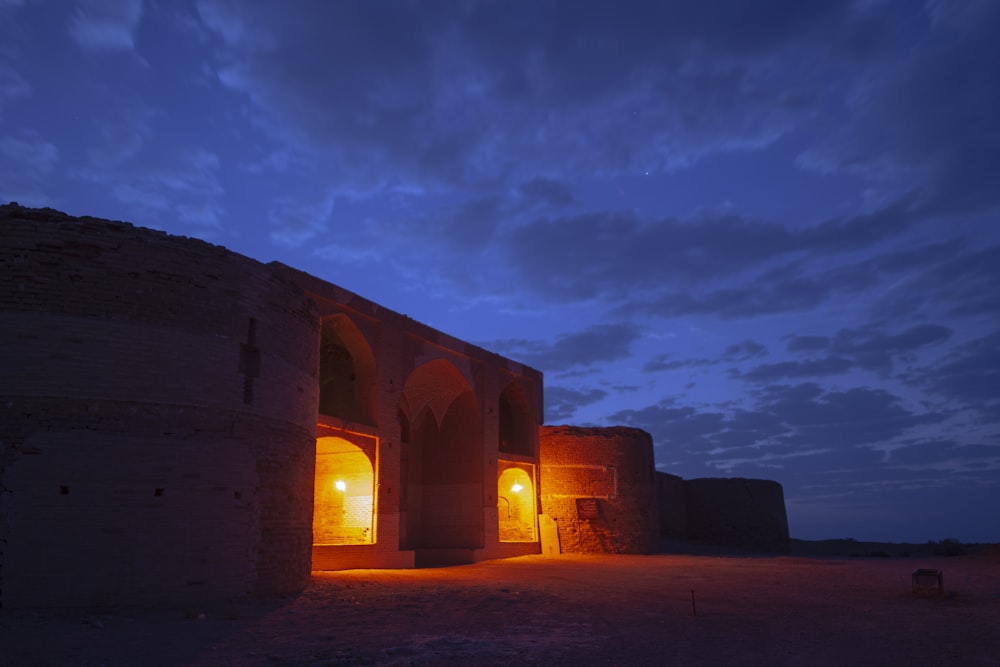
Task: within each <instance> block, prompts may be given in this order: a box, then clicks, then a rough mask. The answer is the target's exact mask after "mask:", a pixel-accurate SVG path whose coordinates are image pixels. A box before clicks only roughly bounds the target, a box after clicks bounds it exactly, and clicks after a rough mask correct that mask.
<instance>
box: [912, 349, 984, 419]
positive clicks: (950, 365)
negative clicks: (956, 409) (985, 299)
mask: <svg viewBox="0 0 1000 667" xmlns="http://www.w3.org/2000/svg"><path fill="white" fill-rule="evenodd" d="M904 378H905V379H906V381H907V382H908V383H909V384H910V385H912V386H916V387H921V388H923V389H925V390H927V391H930V392H933V393H935V394H938V395H941V396H944V397H946V398H948V399H949V400H954V401H960V402H962V403H965V404H968V405H971V406H974V407H977V408H979V409H983V410H989V409H991V406H992V410H994V411H995V410H996V409H997V406H998V405H1000V331H994V332H992V333H990V334H987V335H985V336H981V337H979V338H975V339H973V340H970V341H968V342H965V343H962V344H961V345H957V346H955V347H954V348H952V349H951V350H950V351H949V352H948V354H947V355H946V356H945V357H944V358H943V359H942V360H941V362H940V363H938V364H936V365H934V366H932V367H928V368H919V369H915V370H913V371H911V372H909V373H907V374H905V375H904ZM987 414H989V412H987ZM996 418H997V415H996V414H993V415H992V416H991V419H990V420H991V421H992V420H995V419H996Z"/></svg>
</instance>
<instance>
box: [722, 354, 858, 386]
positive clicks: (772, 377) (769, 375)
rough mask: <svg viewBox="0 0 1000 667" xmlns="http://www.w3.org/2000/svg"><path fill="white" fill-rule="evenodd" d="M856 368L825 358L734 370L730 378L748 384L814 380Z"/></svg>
mask: <svg viewBox="0 0 1000 667" xmlns="http://www.w3.org/2000/svg"><path fill="white" fill-rule="evenodd" d="M853 366H854V363H853V362H852V361H851V360H850V359H845V358H843V357H825V358H822V359H811V360H808V361H781V362H778V363H774V364H761V365H759V366H754V367H753V368H752V369H750V370H749V371H741V370H739V369H732V370H731V371H730V377H733V378H736V379H740V380H746V381H748V382H774V381H776V380H785V379H796V378H814V377H824V376H828V375H840V374H842V373H846V372H847V371H849V370H850V369H851V368H852V367H853Z"/></svg>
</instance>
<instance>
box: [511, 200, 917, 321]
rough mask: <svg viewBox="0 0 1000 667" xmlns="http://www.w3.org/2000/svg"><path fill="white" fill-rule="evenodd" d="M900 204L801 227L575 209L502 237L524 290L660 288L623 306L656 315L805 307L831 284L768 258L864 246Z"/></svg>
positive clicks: (563, 293) (897, 224)
mask: <svg viewBox="0 0 1000 667" xmlns="http://www.w3.org/2000/svg"><path fill="white" fill-rule="evenodd" d="M901 206H902V205H901V204H897V205H893V206H889V207H886V208H884V209H880V210H879V211H877V212H876V213H872V214H864V215H860V216H856V217H852V218H848V219H845V220H828V221H826V222H824V223H821V224H820V225H818V226H814V227H806V228H804V229H801V230H796V229H791V228H789V227H786V226H784V225H779V224H775V223H766V222H760V221H755V220H751V219H745V218H740V217H738V216H722V217H709V218H698V219H692V220H688V221H681V220H675V219H664V220H659V221H656V222H643V221H640V220H639V219H637V218H636V216H635V215H634V214H632V213H630V212H619V213H581V214H579V215H575V216H568V217H560V218H542V219H538V220H535V221H533V222H530V223H527V224H523V225H519V226H518V227H517V228H515V229H514V230H512V231H511V232H510V233H509V234H508V235H507V236H506V238H505V243H506V248H507V256H508V260H509V262H510V265H511V267H512V268H513V269H514V270H515V271H516V272H517V273H518V274H519V275H520V276H521V278H522V283H523V284H524V287H525V288H526V289H530V290H533V291H537V292H540V293H542V294H543V295H545V296H546V297H548V298H552V299H557V300H564V299H569V300H573V299H589V298H594V297H598V296H607V297H618V296H626V295H629V294H631V293H633V292H634V291H636V290H638V291H639V292H640V294H641V293H645V292H649V291H652V292H653V293H654V294H658V295H659V296H655V297H653V298H652V299H651V300H648V301H645V302H643V300H640V299H634V300H633V302H632V303H631V304H630V305H628V306H627V309H628V310H630V311H633V312H638V311H643V310H646V311H648V312H651V313H655V314H658V315H661V316H667V317H669V316H676V315H686V314H717V315H720V316H724V317H741V316H749V315H754V314H760V313H768V312H784V311H788V310H799V309H804V308H810V307H814V306H816V305H818V304H820V303H822V302H823V301H825V300H826V299H828V298H829V297H830V296H831V294H833V293H834V291H835V289H837V283H836V282H834V281H831V280H829V279H828V278H827V277H826V276H823V275H821V274H815V273H813V274H809V273H807V272H806V269H805V267H804V265H803V264H802V263H801V262H792V263H788V264H785V265H784V266H779V267H773V266H770V265H769V264H768V262H771V261H773V260H778V259H780V258H782V257H788V256H794V255H795V254H797V253H810V254H813V255H817V254H826V253H833V254H839V253H843V252H847V251H852V250H858V249H862V248H867V247H868V246H869V245H870V244H871V243H873V242H874V241H879V240H884V239H886V238H891V237H892V236H894V235H896V234H899V233H901V232H903V231H905V230H906V229H907V228H908V227H909V225H910V222H909V221H908V220H907V216H906V215H905V214H903V213H902V212H901V210H900V208H901ZM753 269H756V270H757V271H758V275H757V276H756V277H755V278H754V279H753V281H752V282H750V283H749V284H748V285H746V286H745V287H719V288H715V289H711V288H710V289H708V290H701V291H700V293H699V292H696V293H694V294H692V293H691V292H690V291H689V290H688V289H685V290H684V291H675V290H674V289H671V288H677V287H684V288H688V287H690V286H692V285H697V284H704V285H712V284H713V283H715V282H717V281H718V280H720V279H723V278H730V277H734V276H738V275H740V274H741V273H743V272H745V271H747V270H753Z"/></svg>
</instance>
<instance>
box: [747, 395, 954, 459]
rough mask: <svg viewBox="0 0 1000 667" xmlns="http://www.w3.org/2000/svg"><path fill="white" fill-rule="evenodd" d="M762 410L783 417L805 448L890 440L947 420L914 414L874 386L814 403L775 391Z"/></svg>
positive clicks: (822, 398) (935, 414) (830, 396)
mask: <svg viewBox="0 0 1000 667" xmlns="http://www.w3.org/2000/svg"><path fill="white" fill-rule="evenodd" d="M758 407H759V408H763V409H766V410H767V411H769V412H772V413H774V414H775V415H777V416H778V417H780V418H781V420H782V421H783V422H784V423H786V424H788V425H789V426H790V427H791V428H793V429H794V430H795V438H796V440H797V441H800V442H802V443H803V444H804V445H818V446H828V447H836V448H843V447H848V446H852V445H861V444H871V443H876V442H883V441H888V440H891V439H893V438H895V437H897V436H900V435H902V434H903V433H905V432H906V431H907V430H908V429H911V428H914V427H916V426H922V425H927V424H934V423H939V422H941V421H943V420H944V418H945V416H944V415H941V414H937V413H934V412H924V413H916V412H913V411H912V410H909V409H907V408H905V407H904V406H903V405H902V404H901V403H900V400H899V398H898V397H896V396H895V395H893V394H891V393H889V392H888V391H885V390H884V389H872V388H870V387H855V388H852V389H848V390H846V391H827V392H824V393H823V394H822V395H820V396H818V397H816V398H814V399H811V400H803V399H802V398H801V397H800V393H799V390H797V389H795V388H792V390H791V392H790V393H788V394H787V395H777V394H775V393H773V391H772V394H771V397H770V400H769V401H767V402H766V403H759V404H758Z"/></svg>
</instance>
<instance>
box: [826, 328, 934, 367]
mask: <svg viewBox="0 0 1000 667" xmlns="http://www.w3.org/2000/svg"><path fill="white" fill-rule="evenodd" d="M951 335H952V330H951V329H949V328H948V327H946V326H942V325H940V324H918V325H916V326H913V327H910V328H909V329H907V330H906V331H904V332H902V333H899V334H894V335H890V334H885V333H883V332H881V331H878V330H875V329H872V328H869V329H841V330H840V331H838V332H837V334H836V336H834V337H833V339H832V341H831V343H830V351H831V352H833V353H834V354H839V355H843V356H846V357H850V358H851V359H853V360H854V363H856V364H857V365H858V366H860V367H861V368H864V369H865V370H870V371H880V372H882V373H888V372H889V371H890V370H892V363H893V358H894V357H898V356H901V355H903V356H906V355H909V354H910V353H912V352H915V351H917V350H919V349H922V348H925V347H929V346H932V345H940V344H941V343H944V342H945V341H947V340H948V339H949V338H951Z"/></svg>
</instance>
